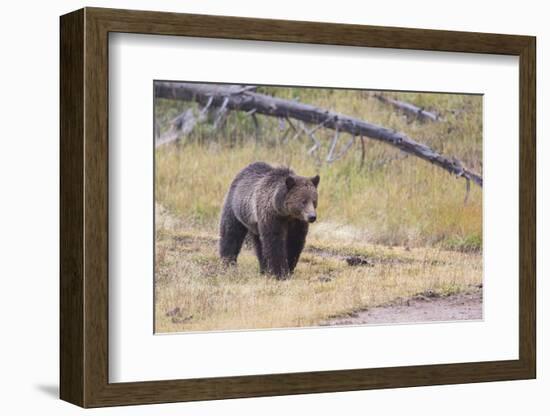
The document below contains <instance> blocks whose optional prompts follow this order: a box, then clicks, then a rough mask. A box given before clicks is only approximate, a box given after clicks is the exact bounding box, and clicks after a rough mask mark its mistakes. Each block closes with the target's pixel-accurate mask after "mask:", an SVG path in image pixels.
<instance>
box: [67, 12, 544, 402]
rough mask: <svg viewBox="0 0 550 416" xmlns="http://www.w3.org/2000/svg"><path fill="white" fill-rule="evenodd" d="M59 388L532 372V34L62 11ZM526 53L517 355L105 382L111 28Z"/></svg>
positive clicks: (471, 378)
mask: <svg viewBox="0 0 550 416" xmlns="http://www.w3.org/2000/svg"><path fill="white" fill-rule="evenodd" d="M60 29H61V45H60V47H61V50H60V55H61V61H60V63H61V92H60V94H61V95H60V101H61V121H60V123H61V128H60V129H61V154H60V160H61V169H60V174H61V178H60V187H61V197H60V198H61V199H60V205H61V215H60V217H61V218H60V221H61V228H60V233H61V243H60V244H61V246H60V253H61V254H60V262H61V267H60V279H61V281H60V396H61V399H63V400H66V401H68V402H71V403H74V404H76V405H79V406H82V407H101V406H115V405H130V404H146V403H163V402H178V401H191V400H213V399H226V398H239V397H258V396H271V395H288V394H304V393H321V392H338V391H351V390H364V389H379V388H397V387H410V386H425V385H439V384H454V383H474V382H486V381H498V380H517V379H529V378H535V375H536V333H535V330H536V329H535V311H536V305H535V264H536V258H535V253H536V234H535V233H536V227H535V221H536V189H535V188H536V182H535V181H536V178H535V171H536V169H535V160H536V157H535V156H536V150H535V127H536V119H535V106H536V97H535V91H536V90H535V51H536V47H535V38H534V37H530V36H516V35H500V34H485V33H467V32H451V31H436V30H420V29H403V28H390V27H375V26H361V25H343V24H327V23H314V22H296V21H283V20H264V19H252V18H240V17H222V16H206V15H189V14H175V13H161V12H146V11H129V10H114V9H99V8H85V9H81V10H78V11H75V12H72V13H69V14H67V15H64V16H62V17H61V21H60ZM110 32H126V33H141V34H151V35H173V36H193V37H205V38H224V39H241V40H263V41H277V42H299V43H311V44H330V45H347V46H369V47H379V48H398V49H416V50H430V51H448V52H468V53H482V54H503V55H515V56H519V66H520V80H519V85H520V93H519V97H520V98H519V103H520V106H519V109H518V111H519V115H520V116H519V117H520V142H519V154H520V182H519V183H520V185H519V198H520V207H519V218H520V223H519V235H520V245H519V247H520V252H519V261H520V268H519V270H518V273H519V359H518V360H507V361H491V362H472V363H460V364H443V365H441V364H438V365H418V366H416V365H415V366H406V367H390V368H367V369H355V370H339V371H320V372H307V373H288V374H266V375H253V376H237V377H218V378H203V379H181V380H169V381H146V382H132V383H109V379H108V361H109V354H108V299H109V298H108V287H109V285H108V281H109V280H108V279H109V276H108V222H109V217H108V171H109V169H108V168H109V167H108V79H109V78H108V65H109V62H108V34H109V33H110Z"/></svg>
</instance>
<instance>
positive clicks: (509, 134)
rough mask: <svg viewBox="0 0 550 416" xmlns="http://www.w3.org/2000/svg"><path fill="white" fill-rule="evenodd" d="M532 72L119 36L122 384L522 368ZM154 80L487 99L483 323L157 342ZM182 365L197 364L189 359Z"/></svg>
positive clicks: (116, 257) (366, 51)
mask: <svg viewBox="0 0 550 416" xmlns="http://www.w3.org/2000/svg"><path fill="white" fill-rule="evenodd" d="M144 57H146V59H144ZM230 61H233V62H239V65H229V66H227V67H225V68H224V70H223V71H220V70H219V66H218V65H217V63H218V62H230ZM518 61H519V60H518V58H516V57H509V56H495V55H483V56H481V55H476V54H453V53H441V52H439V53H437V52H426V51H397V50H390V49H372V48H363V49H358V48H342V47H336V48H335V47H331V46H322V45H307V46H304V45H289V44H281V43H266V42H242V41H231V40H217V39H189V38H187V39H182V38H177V37H166V36H147V35H128V34H114V35H112V36H111V40H110V57H109V62H110V89H109V94H110V103H109V111H110V112H109V120H110V131H109V135H110V136H109V140H110V142H109V158H110V161H109V163H110V164H109V175H110V176H109V186H110V190H109V192H110V194H109V204H110V207H109V210H110V211H109V215H110V218H111V219H113V220H112V221H110V222H109V224H110V234H109V251H110V266H109V267H110V269H109V297H110V299H109V331H110V333H109V335H110V337H109V340H110V346H109V363H110V366H111V368H110V378H109V379H110V380H111V381H112V382H128V381H146V380H171V379H177V378H197V377H216V376H233V375H243V374H265V373H286V372H303V371H315V370H317V371H323V370H337V369H350V368H372V367H390V366H404V365H413V364H442V363H456V362H473V361H487V360H507V359H517V358H518V338H517V335H518V277H517V274H514V273H510V270H518V264H519V261H518V258H519V255H518V253H519V249H518V241H519V237H518V222H519V214H518V192H517V189H518V184H519V179H518V177H519V168H518V166H519V155H518V151H517V149H518V125H519V124H518V119H519V117H518V103H519V96H518V79H519V67H518ZM319 62H322V65H319ZM403 72H405V73H406V74H407V75H404V74H403ZM153 79H180V80H181V79H184V80H187V81H216V82H244V81H247V82H250V83H260V84H261V83H269V82H270V83H274V84H278V85H318V86H330V87H342V88H349V87H355V88H377V89H388V88H394V89H398V90H403V89H410V90H416V91H454V92H463V93H483V94H484V96H483V105H484V109H483V132H484V138H483V142H484V165H483V175H484V178H483V198H484V221H483V223H484V224H483V225H484V227H483V235H484V241H483V257H484V282H483V286H484V299H483V301H484V302H483V306H484V314H483V318H484V319H483V321H482V322H479V321H478V322H453V323H451V322H448V323H431V324H423V325H419V324H415V325H379V326H368V327H359V326H355V327H346V328H316V329H293V330H288V329H287V330H278V331H273V330H271V331H266V330H264V331H238V332H235V331H232V332H217V333H206V334H189V333H187V334H172V335H164V336H161V335H157V336H153V335H152V332H151V328H152V327H153V314H152V311H153V308H154V306H153V297H152V292H153V288H152V280H153V276H152V273H153V250H152V247H153V244H154V243H153V232H152V231H153V175H152V168H153V166H152V164H153V146H152V137H151V132H152V131H153V124H152V122H153V118H152V108H153V94H152V88H151V87H152V80H153ZM450 180H452V179H450ZM136 183H139V184H140V185H139V186H136V185H135V184H136ZM503 183H505V184H507V186H502V184H503ZM511 189H516V192H511ZM503 233H505V234H506V235H508V236H509V240H507V239H503V238H502V234H503ZM503 259H506V261H503ZM404 343H406V345H407V348H406V350H404V349H403V344H404ZM220 345H223V348H220ZM136 346H139V347H136ZM259 351H261V354H258V353H257V352H259ZM182 354H184V356H185V357H189V358H191V357H193V358H192V359H180V358H179V357H181V356H182ZM266 357H269V359H266Z"/></svg>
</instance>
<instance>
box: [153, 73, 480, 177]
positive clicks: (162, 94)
mask: <svg viewBox="0 0 550 416" xmlns="http://www.w3.org/2000/svg"><path fill="white" fill-rule="evenodd" d="M252 89H253V87H248V86H238V85H220V84H194V83H180V82H177V83H176V82H156V83H155V97H157V98H168V99H177V100H185V101H196V102H198V103H200V104H201V105H204V106H206V105H209V106H212V107H221V108H224V109H228V110H238V111H245V112H252V111H253V112H254V113H255V114H264V115H267V116H273V117H280V118H294V119H297V120H300V121H303V122H305V123H309V124H317V125H322V126H323V127H324V128H329V129H332V130H338V131H339V132H346V133H349V134H351V135H352V136H367V137H370V138H371V139H375V140H379V141H381V142H384V143H387V144H389V145H391V146H394V147H396V148H398V149H399V150H401V151H403V152H405V153H409V154H412V155H414V156H417V157H419V158H421V159H423V160H426V161H428V162H430V163H432V164H434V165H436V166H439V167H440V168H442V169H445V170H446V171H447V172H449V173H451V174H453V175H456V176H458V177H463V178H465V179H466V180H467V181H470V180H471V181H473V182H475V183H476V184H477V185H479V186H483V178H482V177H481V175H479V174H477V173H475V172H473V171H471V170H469V169H467V168H465V167H464V166H463V165H462V163H461V162H460V161H459V160H457V159H455V158H449V157H446V156H443V155H441V154H439V153H438V152H436V151H435V150H433V149H432V148H430V147H429V146H426V145H425V144H422V143H419V142H416V141H414V140H412V139H411V138H410V137H408V136H406V135H405V134H403V133H399V132H396V131H394V130H390V129H387V128H385V127H382V126H378V125H376V124H372V123H369V122H367V121H363V120H359V119H356V118H353V117H348V116H346V115H343V114H338V113H335V112H333V111H329V110H324V109H321V108H318V107H315V106H312V105H309V104H303V103H300V102H297V101H291V100H284V99H281V98H276V97H272V96H269V95H265V94H260V93H256V92H253V91H252Z"/></svg>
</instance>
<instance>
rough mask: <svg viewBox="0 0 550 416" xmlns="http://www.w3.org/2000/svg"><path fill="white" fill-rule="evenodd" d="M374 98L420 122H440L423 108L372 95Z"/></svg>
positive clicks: (438, 118)
mask: <svg viewBox="0 0 550 416" xmlns="http://www.w3.org/2000/svg"><path fill="white" fill-rule="evenodd" d="M374 97H375V98H377V99H378V100H379V101H381V102H383V103H385V104H389V105H391V106H393V107H394V108H396V109H398V110H400V111H402V112H404V113H405V114H407V115H409V116H413V117H417V118H419V119H420V120H424V121H441V118H440V117H439V115H437V114H435V113H432V112H431V111H426V110H424V109H423V108H420V107H417V106H416V105H414V104H411V103H406V102H405V101H399V100H395V99H393V98H390V97H386V96H384V95H382V94H374Z"/></svg>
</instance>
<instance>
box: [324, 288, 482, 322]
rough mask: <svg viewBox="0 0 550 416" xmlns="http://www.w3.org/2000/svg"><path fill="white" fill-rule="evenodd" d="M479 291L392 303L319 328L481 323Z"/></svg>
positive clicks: (478, 289) (348, 316) (335, 320)
mask: <svg viewBox="0 0 550 416" xmlns="http://www.w3.org/2000/svg"><path fill="white" fill-rule="evenodd" d="M482 296H483V295H482V290H481V289H480V288H476V289H475V290H472V291H470V292H466V293H460V294H456V295H451V296H445V297H441V296H436V295H434V294H433V293H426V294H422V295H417V296H415V297H413V298H411V299H407V300H400V301H397V302H392V303H390V304H387V305H384V306H378V307H375V308H370V309H367V310H364V311H359V312H354V313H352V314H349V315H347V316H342V317H337V318H333V319H330V320H328V321H325V322H323V323H322V325H327V326H331V325H365V324H387V323H412V322H434V321H457V320H477V319H482V317H483V316H482Z"/></svg>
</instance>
